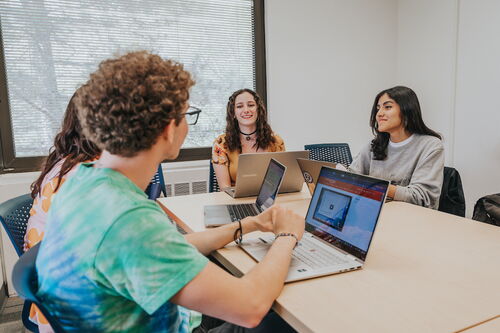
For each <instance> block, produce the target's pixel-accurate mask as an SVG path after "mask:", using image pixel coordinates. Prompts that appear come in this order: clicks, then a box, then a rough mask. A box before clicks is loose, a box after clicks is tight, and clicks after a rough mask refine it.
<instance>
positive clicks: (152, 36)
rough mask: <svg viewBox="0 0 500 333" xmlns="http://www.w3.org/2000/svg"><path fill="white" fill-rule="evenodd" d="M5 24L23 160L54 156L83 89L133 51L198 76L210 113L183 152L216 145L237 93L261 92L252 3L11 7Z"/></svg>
mask: <svg viewBox="0 0 500 333" xmlns="http://www.w3.org/2000/svg"><path fill="white" fill-rule="evenodd" d="M0 26H1V33H2V41H3V51H4V60H5V71H6V73H5V76H6V80H7V88H8V97H9V110H10V117H11V123H12V135H13V138H14V140H13V141H14V146H15V155H16V157H30V156H42V155H46V154H47V152H48V149H49V148H50V147H51V145H52V142H53V138H54V136H55V134H56V133H57V131H58V130H59V127H60V123H61V119H62V116H63V114H64V111H65V109H66V105H67V103H68V101H69V99H70V97H71V95H72V94H73V93H74V91H75V90H76V89H77V88H78V87H79V86H80V85H81V84H83V83H84V82H85V81H86V80H87V79H88V77H89V74H90V73H92V72H93V71H95V70H96V69H97V65H98V64H99V62H100V61H102V60H104V59H107V58H109V57H112V56H115V55H120V54H124V53H126V52H128V51H135V50H141V49H145V50H149V51H152V52H154V53H157V54H159V55H160V56H162V57H164V58H170V59H174V60H177V61H179V62H181V63H183V64H184V65H185V68H186V69H188V70H189V71H190V72H191V73H192V74H193V76H194V79H195V80H196V85H195V86H194V87H193V88H192V90H191V99H190V102H191V104H192V105H195V106H198V107H200V108H201V109H202V110H203V112H202V114H201V115H200V119H199V121H198V124H197V125H195V126H192V127H191V128H190V133H189V135H188V137H187V139H186V141H185V144H184V148H190V147H206V146H211V145H212V142H213V140H214V139H215V137H216V136H217V135H218V134H220V133H222V132H223V130H224V127H225V112H226V111H225V110H226V103H227V99H228V97H229V96H230V94H231V93H232V92H233V91H235V90H237V89H240V88H245V87H246V88H251V89H255V85H256V83H255V82H256V81H255V72H256V69H255V33H254V3H253V1H251V0H211V1H185V0H161V1H159V0H156V1H150V0H141V1H134V0H121V1H101V0H37V1H22V0H2V1H0Z"/></svg>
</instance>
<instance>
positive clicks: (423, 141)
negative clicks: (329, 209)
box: [349, 86, 444, 209]
mask: <svg viewBox="0 0 500 333" xmlns="http://www.w3.org/2000/svg"><path fill="white" fill-rule="evenodd" d="M370 126H371V128H372V132H373V134H374V135H375V138H374V139H373V140H372V141H371V142H370V143H369V144H368V145H366V146H365V147H364V148H363V149H362V150H361V151H360V153H359V154H358V155H357V156H356V158H355V159H354V161H353V162H352V164H351V165H350V167H349V169H350V170H351V171H352V172H356V173H360V174H365V175H370V176H373V177H377V178H382V179H387V180H390V181H391V185H390V187H389V192H388V194H387V196H388V197H389V198H390V199H393V200H398V201H405V202H409V203H412V204H415V205H420V206H424V207H428V208H433V209H437V208H438V205H439V196H440V194H441V187H442V185H443V168H444V148H443V144H442V142H441V135H439V134H438V133H436V132H435V131H433V130H431V129H430V128H428V127H427V126H426V125H425V123H424V121H423V119H422V112H421V111H420V104H419V102H418V98H417V95H416V94H415V92H414V91H413V90H411V89H410V88H407V87H403V86H397V87H394V88H390V89H387V90H384V91H381V92H380V93H379V94H378V95H377V97H375V101H374V103H373V108H372V113H371V117H370Z"/></svg>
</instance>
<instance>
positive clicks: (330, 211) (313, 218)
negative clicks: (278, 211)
mask: <svg viewBox="0 0 500 333" xmlns="http://www.w3.org/2000/svg"><path fill="white" fill-rule="evenodd" d="M388 187H389V182H388V181H385V180H381V179H376V178H371V177H367V176H362V175H357V174H354V173H349V172H345V171H341V170H336V169H332V168H329V167H322V168H321V171H320V175H319V177H318V181H317V183H316V187H315V189H314V193H313V195H312V198H311V203H310V205H309V210H308V211H307V215H306V219H305V220H306V230H307V231H308V232H310V233H312V234H313V235H315V236H316V237H318V238H320V239H322V240H323V241H325V242H328V243H330V244H332V245H334V246H336V247H337V248H339V249H342V250H343V251H345V252H347V253H349V254H351V255H353V256H355V257H356V258H358V259H359V260H361V261H364V260H365V259H366V255H367V253H368V248H369V247H370V243H371V240H372V237H373V233H374V231H375V227H376V225H377V221H378V218H379V215H380V211H381V209H382V205H383V203H384V200H385V196H386V193H387V189H388Z"/></svg>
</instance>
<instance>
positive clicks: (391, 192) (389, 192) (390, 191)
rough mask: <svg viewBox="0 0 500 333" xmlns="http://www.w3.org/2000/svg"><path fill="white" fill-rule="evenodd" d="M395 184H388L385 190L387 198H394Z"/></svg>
mask: <svg viewBox="0 0 500 333" xmlns="http://www.w3.org/2000/svg"><path fill="white" fill-rule="evenodd" d="M396 189H397V186H396V185H389V189H388V190H387V198H388V199H390V200H393V199H394V196H395V195H396Z"/></svg>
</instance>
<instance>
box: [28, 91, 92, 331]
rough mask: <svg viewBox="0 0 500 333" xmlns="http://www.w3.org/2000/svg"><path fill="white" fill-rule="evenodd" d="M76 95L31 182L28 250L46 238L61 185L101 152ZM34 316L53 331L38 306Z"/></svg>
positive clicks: (33, 317)
mask: <svg viewBox="0 0 500 333" xmlns="http://www.w3.org/2000/svg"><path fill="white" fill-rule="evenodd" d="M75 95H76V93H75ZM75 95H73V96H72V97H71V99H70V101H69V103H68V106H67V108H66V113H65V115H64V119H63V122H62V128H61V131H60V132H59V133H58V134H57V135H56V137H55V139H54V146H53V147H52V148H51V149H50V153H49V155H48V156H47V158H46V159H45V161H44V162H43V165H42V172H41V173H40V176H39V177H38V179H37V180H36V181H35V182H34V183H33V184H32V185H31V196H32V197H33V199H34V201H33V207H32V208H31V211H30V218H29V219H28V225H27V229H26V235H25V236H24V251H28V249H30V248H32V247H33V246H35V245H36V244H37V243H38V242H40V241H41V240H42V238H43V235H44V232H45V222H46V220H47V214H48V211H49V207H50V205H51V202H52V197H53V196H54V194H56V192H57V191H58V190H59V188H60V187H61V185H62V184H63V183H64V182H65V181H66V179H68V178H69V177H70V176H71V175H72V174H73V173H74V172H75V171H76V169H77V168H76V167H77V166H78V165H79V164H80V163H82V162H88V161H92V160H94V159H96V158H97V157H98V156H99V154H100V153H101V151H100V149H99V148H97V147H96V145H94V144H93V143H92V142H90V141H89V140H87V139H86V138H85V137H84V135H83V133H82V127H81V126H80V122H79V121H78V116H77V109H76V107H75V104H74V99H75ZM30 319H31V320H32V321H33V322H34V323H36V324H37V325H38V329H39V331H40V332H52V328H51V327H50V325H49V324H48V322H47V320H46V319H45V317H44V316H43V315H42V313H41V312H40V311H39V310H38V309H37V308H36V306H34V305H33V306H32V307H31V311H30Z"/></svg>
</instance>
